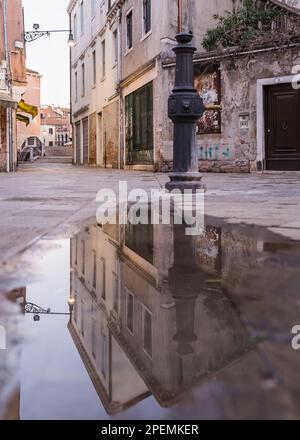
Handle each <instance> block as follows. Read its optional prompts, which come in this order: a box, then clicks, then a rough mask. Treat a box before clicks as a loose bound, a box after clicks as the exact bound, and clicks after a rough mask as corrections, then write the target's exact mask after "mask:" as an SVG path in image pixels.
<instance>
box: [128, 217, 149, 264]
mask: <svg viewBox="0 0 300 440" xmlns="http://www.w3.org/2000/svg"><path fill="white" fill-rule="evenodd" d="M125 244H126V246H127V247H129V248H130V249H131V250H132V251H134V252H135V253H137V254H138V255H139V256H140V257H142V258H144V259H145V260H146V261H148V262H149V263H150V264H153V261H154V255H153V246H154V226H153V225H151V224H149V225H132V224H130V223H129V224H127V225H126V234H125Z"/></svg>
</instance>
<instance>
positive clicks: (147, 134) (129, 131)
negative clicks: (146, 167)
mask: <svg viewBox="0 0 300 440" xmlns="http://www.w3.org/2000/svg"><path fill="white" fill-rule="evenodd" d="M125 104H126V153H127V154H126V162H127V165H130V164H135V163H137V164H139V163H153V85H152V83H149V84H147V85H146V86H144V87H142V88H140V89H138V90H136V91H135V92H133V93H131V94H130V95H128V96H127V97H126V103H125Z"/></svg>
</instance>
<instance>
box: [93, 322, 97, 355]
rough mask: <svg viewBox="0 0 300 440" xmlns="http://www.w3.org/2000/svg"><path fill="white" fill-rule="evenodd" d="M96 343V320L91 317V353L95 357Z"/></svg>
mask: <svg viewBox="0 0 300 440" xmlns="http://www.w3.org/2000/svg"><path fill="white" fill-rule="evenodd" d="M96 345H97V335H96V320H95V318H93V319H92V354H93V358H94V359H96Z"/></svg>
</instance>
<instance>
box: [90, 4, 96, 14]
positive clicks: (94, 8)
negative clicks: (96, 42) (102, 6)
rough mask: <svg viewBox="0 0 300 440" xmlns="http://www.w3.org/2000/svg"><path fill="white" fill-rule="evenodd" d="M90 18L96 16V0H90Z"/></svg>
mask: <svg viewBox="0 0 300 440" xmlns="http://www.w3.org/2000/svg"><path fill="white" fill-rule="evenodd" d="M91 10H92V18H93V17H94V16H95V15H96V0H91Z"/></svg>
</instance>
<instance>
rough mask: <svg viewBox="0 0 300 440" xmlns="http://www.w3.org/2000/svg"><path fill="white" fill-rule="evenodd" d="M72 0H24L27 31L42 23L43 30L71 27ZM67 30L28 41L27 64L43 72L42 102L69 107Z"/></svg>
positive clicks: (41, 28)
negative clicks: (70, 10)
mask: <svg viewBox="0 0 300 440" xmlns="http://www.w3.org/2000/svg"><path fill="white" fill-rule="evenodd" d="M68 4H69V0H51V1H46V0H23V7H24V14H25V30H26V31H30V30H32V29H33V23H39V25H40V30H56V29H68V28H69V17H68V14H67V6H68ZM67 41H68V33H62V34H51V36H50V37H47V36H44V37H42V38H40V39H38V40H36V41H33V42H31V43H26V56H27V59H26V64H27V67H28V68H29V69H33V70H37V71H38V72H39V73H40V74H41V75H43V78H42V84H41V103H42V104H43V105H45V104H55V105H61V106H68V105H69V103H70V98H69V48H68V45H67Z"/></svg>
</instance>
